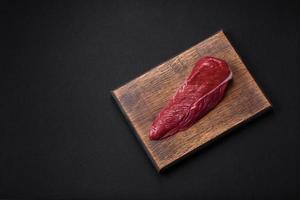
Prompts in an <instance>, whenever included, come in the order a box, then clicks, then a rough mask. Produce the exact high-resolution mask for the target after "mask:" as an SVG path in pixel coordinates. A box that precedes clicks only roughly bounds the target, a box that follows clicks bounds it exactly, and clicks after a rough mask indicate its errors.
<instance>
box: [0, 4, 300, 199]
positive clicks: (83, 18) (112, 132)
mask: <svg viewBox="0 0 300 200" xmlns="http://www.w3.org/2000/svg"><path fill="white" fill-rule="evenodd" d="M299 19H300V6H299V1H298V3H297V2H296V1H295V2H288V1H282V2H281V3H278V2H272V3H270V4H267V3H263V2H256V3H255V2H253V1H251V2H243V4H242V3H237V2H227V1H226V2H225V1H222V2H221V1H220V2H216V1H205V2H204V1H181V2H173V1H159V2H146V1H103V2H101V1H81V2H73V1H70V2H65V1H64V2H63V1H45V2H44V1H42V2H39V1H37V2H27V3H25V2H22V1H20V2H14V1H10V2H6V3H2V4H1V21H2V20H3V22H2V23H1V51H2V53H1V61H0V66H1V72H0V81H1V83H0V92H1V93H0V94H1V98H0V124H1V126H0V197H1V198H10V197H12V198H20V197H27V198H32V197H38V198H41V197H43V198H94V197H95V198H107V199H126V198H131V199H137V198H138V197H141V198H143V199H183V198H191V197H195V198H197V199H200V198H201V199H211V198H218V197H219V198H220V197H223V198H228V199H229V198H230V199H232V198H235V199H265V198H273V199H274V198H275V199H296V198H300V190H299V185H300V170H299V169H300V157H299V150H300V131H299V130H300V92H299V88H298V86H299V76H300V62H299V56H300V45H299V44H300V41H299V40H300V37H299V34H300V33H299V31H300V23H299V21H300V20H299ZM220 29H223V30H224V31H225V33H226V34H227V36H228V37H229V39H230V40H231V41H232V43H233V45H234V46H235V48H236V49H237V51H238V52H239V54H240V56H241V57H242V59H243V60H244V62H245V63H246V65H247V66H248V68H249V70H250V72H251V73H252V74H253V76H254V77H255V79H256V80H257V82H258V83H259V84H260V85H261V87H262V89H263V90H264V92H265V93H266V95H267V96H268V97H269V98H270V100H271V102H272V103H273V111H270V112H268V113H266V114H264V115H263V116H261V117H259V118H257V119H255V120H254V121H252V122H250V123H248V124H246V125H244V126H243V127H241V128H238V129H237V130H235V131H233V132H231V133H230V134H229V135H228V136H225V137H223V138H222V139H219V140H218V141H216V142H215V143H213V144H212V145H210V146H209V147H207V148H205V149H203V150H201V151H200V152H197V153H196V154H194V155H193V156H190V157H189V158H188V159H185V160H184V161H182V162H181V163H179V164H178V165H176V166H174V167H171V168H170V169H169V170H167V171H166V172H165V173H163V174H158V173H157V172H156V171H155V169H154V168H153V166H152V164H151V163H150V161H149V160H148V158H147V156H146V154H145V152H144V151H143V149H142V147H141V145H140V144H139V143H138V141H137V140H136V138H135V136H134V134H133V131H132V130H131V129H130V127H129V125H128V124H127V123H126V121H125V119H124V118H123V116H122V114H121V113H120V111H119V109H118V107H117V106H116V104H115V103H114V101H113V99H112V98H111V96H110V90H112V89H115V88H116V87H117V86H119V85H121V84H123V83H125V82H127V81H129V80H131V79H132V78H134V77H136V76H137V75H140V74H142V73H143V72H145V71H146V70H149V69H150V68H152V67H154V66H155V65H157V64H159V63H161V62H163V61H165V60H166V59H169V58H170V57H172V56H174V55H176V54H178V53H180V52H182V51H183V50H185V49H187V48H189V47H191V46H192V45H194V44H196V43H197V42H199V41H201V40H203V39H205V38H206V37H208V36H209V35H211V34H213V33H215V32H217V31H219V30H220Z"/></svg>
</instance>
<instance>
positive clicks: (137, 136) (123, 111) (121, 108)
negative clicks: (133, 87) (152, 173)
mask: <svg viewBox="0 0 300 200" xmlns="http://www.w3.org/2000/svg"><path fill="white" fill-rule="evenodd" d="M118 89H119V88H117V89H115V90H111V91H110V93H111V96H112V97H113V99H114V100H115V102H116V103H117V104H118V107H119V108H120V110H121V112H122V114H123V115H124V117H125V119H126V121H127V122H128V123H129V124H130V127H131V129H132V130H133V132H134V135H135V137H136V138H137V140H138V141H139V142H140V143H141V144H142V147H143V149H144V150H145V152H146V154H147V157H148V158H149V159H150V161H151V162H152V163H153V165H154V167H155V169H156V170H157V171H158V172H160V170H161V169H162V168H161V167H160V166H159V164H158V163H157V162H156V161H155V160H154V159H153V155H152V154H151V152H150V151H149V150H148V149H147V147H146V145H145V144H144V142H143V140H142V139H141V138H140V136H139V134H138V133H137V132H136V129H135V128H134V125H133V124H132V123H131V120H130V118H129V116H128V115H127V113H126V111H125V110H124V108H123V106H122V104H121V102H120V101H119V99H118V97H117V94H116V92H117V90H118Z"/></svg>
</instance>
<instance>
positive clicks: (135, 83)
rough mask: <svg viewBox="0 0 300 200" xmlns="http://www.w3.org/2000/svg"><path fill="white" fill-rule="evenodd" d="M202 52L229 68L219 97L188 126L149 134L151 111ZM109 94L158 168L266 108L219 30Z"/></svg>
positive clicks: (171, 92) (160, 104)
mask: <svg viewBox="0 0 300 200" xmlns="http://www.w3.org/2000/svg"><path fill="white" fill-rule="evenodd" d="M206 55H209V56H214V57H217V58H221V59H223V60H225V61H226V62H227V63H228V64H229V66H230V68H231V70H232V72H233V80H232V81H231V83H230V84H229V87H228V89H227V92H226V94H225V97H224V99H223V100H222V101H221V102H220V103H219V104H218V105H217V107H216V108H214V109H213V110H212V111H210V112H209V113H208V114H207V115H206V116H204V117H203V118H202V119H200V120H199V121H198V122H197V123H196V124H194V125H193V126H192V127H190V128H189V129H188V130H186V131H182V132H179V133H177V134H176V135H174V136H171V137H168V138H166V139H163V140H160V141H151V140H149V138H148V133H149V130H150V126H151V123H152V121H153V120H154V118H155V116H156V114H157V113H158V112H159V111H160V109H162V108H163V106H164V105H165V104H166V103H167V101H168V100H169V99H170V98H171V97H172V96H173V95H174V93H175V91H176V89H177V88H178V87H179V86H180V85H181V83H182V82H183V81H184V79H185V78H186V77H187V76H188V75H189V73H190V72H191V70H192V68H193V67H194V64H195V62H196V61H197V60H198V59H200V58H201V57H203V56H206ZM112 95H113V97H114V98H115V100H116V102H117V103H118V105H119V107H120V109H121V110H122V112H123V114H124V115H125V116H126V118H127V119H128V121H129V123H130V124H131V125H132V127H133V128H134V129H135V134H136V135H137V138H138V139H139V140H140V142H141V143H142V145H143V147H144V149H145V150H146V152H147V154H148V156H149V157H150V159H151V160H152V162H153V164H154V166H155V167H156V169H157V170H158V171H161V170H162V169H165V168H166V167H167V166H169V165H171V164H173V163H174V162H176V161H178V160H180V159H181V158H183V157H185V156H187V155H188V154H190V153H191V152H194V151H195V150H197V149H199V148H200V147H202V146H203V145H204V144H206V143H208V142H210V141H212V140H213V139H215V138H216V137H218V136H220V135H222V134H224V133H227V132H228V131H229V130H232V129H233V128H234V127H236V126H238V125H240V124H241V123H243V122H246V121H248V120H249V119H252V118H253V117H254V116H256V115H258V114H259V113H261V112H263V111H265V110H267V109H268V108H271V103H270V102H269V101H268V99H267V98H266V97H265V95H264V94H263V92H262V91H261V89H260V88H259V87H258V85H257V83H256V82H255V80H254V79H253V77H252V76H251V74H250V73H249V71H248V70H247V68H246V66H245V65H244V63H243V62H242V60H241V59H240V57H239V55H238V54H237V53H236V51H235V50H234V48H233V47H232V45H231V44H230V42H229V40H228V39H227V37H226V36H225V34H224V33H223V31H220V32H218V33H216V34H214V35H213V36H211V37H209V38H207V39H206V40H204V41H202V42H200V43H198V44H197V45H195V46H193V47H191V48H190V49H188V50H186V51H184V52H183V53H181V54H179V55H177V56H175V57H173V58H171V59H170V60H168V61H166V62H164V63H162V64H160V65H158V66H156V67H154V68H153V69H151V70H150V71H148V72H146V73H145V74H143V75H141V76H139V77H137V78H135V79H134V80H132V81H130V82H128V83H126V84H125V85H123V86H121V87H119V88H117V89H115V90H113V91H112Z"/></svg>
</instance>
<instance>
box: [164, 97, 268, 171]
mask: <svg viewBox="0 0 300 200" xmlns="http://www.w3.org/2000/svg"><path fill="white" fill-rule="evenodd" d="M271 110H272V105H271V104H270V103H269V102H268V105H266V107H264V108H263V109H262V110H260V111H259V112H257V113H256V114H255V115H253V116H251V117H249V118H247V119H246V120H243V121H241V122H240V123H238V124H236V125H235V126H233V127H231V128H230V129H228V130H226V131H224V132H222V133H221V134H219V135H217V136H216V137H214V138H212V139H210V140H209V141H207V142H205V143H203V144H202V145H199V146H198V147H196V148H195V149H192V150H191V151H188V152H186V153H185V154H184V155H182V156H181V157H180V158H177V159H176V160H173V161H171V162H169V163H168V164H165V165H164V166H163V167H160V168H159V172H163V171H164V170H166V169H168V168H169V167H171V166H173V165H175V164H177V163H178V162H180V161H182V160H184V159H185V158H187V157H189V156H191V155H193V154H195V153H196V152H198V151H200V150H202V149H203V148H205V147H207V146H209V145H211V144H213V143H214V142H215V141H216V140H218V139H220V138H222V137H224V136H225V135H227V134H229V133H230V132H232V131H234V130H236V129H238V128H240V127H242V126H243V125H245V124H247V123H248V122H250V121H253V120H255V119H256V118H258V117H260V116H261V115H263V114H264V113H266V112H268V111H271Z"/></svg>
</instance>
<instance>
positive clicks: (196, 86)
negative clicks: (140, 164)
mask: <svg viewBox="0 0 300 200" xmlns="http://www.w3.org/2000/svg"><path fill="white" fill-rule="evenodd" d="M231 78H232V72H231V71H230V69H229V67H228V65H227V63H226V62H225V61H223V60H221V59H217V58H214V57H208V56H207V57H203V58H201V59H200V60H198V61H197V63H196V64H195V66H194V68H193V70H192V72H191V74H190V75H189V77H188V78H187V79H186V80H185V81H184V82H183V84H182V85H181V86H180V87H179V88H178V90H177V92H176V94H175V95H174V96H173V98H172V99H171V100H170V101H169V102H168V103H167V105H166V106H165V107H164V108H163V109H162V110H161V111H160V112H159V113H158V115H157V116H156V118H155V120H154V121H153V124H152V126H151V129H150V133H149V138H150V139H151V140H159V139H162V138H165V137H168V136H171V135H174V134H175V133H177V132H179V131H183V130H186V129H187V128H189V127H190V126H192V125H193V124H194V123H196V122H197V121H198V120H199V119H200V118H202V117H203V116H204V115H205V114H207V113H208V112H209V111H210V110H211V109H213V108H214V107H215V106H216V105H217V104H218V103H219V102H220V100H221V99H222V97H223V96H224V92H225V89H226V87H227V84H228V82H229V80H230V79H231Z"/></svg>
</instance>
